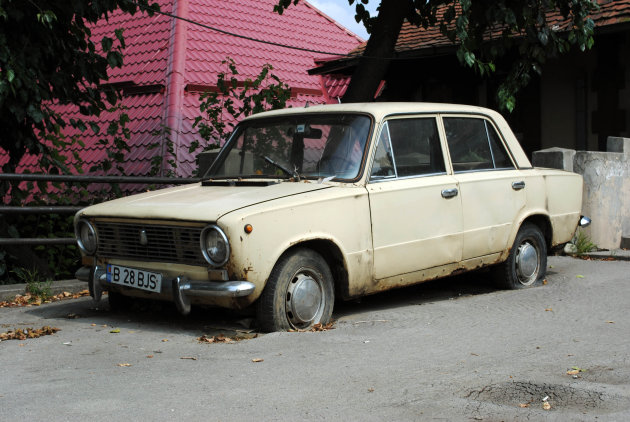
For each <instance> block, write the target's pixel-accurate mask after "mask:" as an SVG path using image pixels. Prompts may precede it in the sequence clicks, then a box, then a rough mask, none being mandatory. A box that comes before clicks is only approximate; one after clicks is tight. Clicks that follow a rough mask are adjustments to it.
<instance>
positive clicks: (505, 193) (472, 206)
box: [441, 115, 527, 260]
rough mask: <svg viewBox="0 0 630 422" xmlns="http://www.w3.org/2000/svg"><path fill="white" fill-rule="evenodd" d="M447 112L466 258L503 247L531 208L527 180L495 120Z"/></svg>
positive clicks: (445, 125)
mask: <svg viewBox="0 0 630 422" xmlns="http://www.w3.org/2000/svg"><path fill="white" fill-rule="evenodd" d="M441 117H442V122H443V128H444V131H445V137H446V141H447V145H448V150H449V154H450V160H451V163H452V168H453V175H454V177H455V179H456V181H457V183H458V186H459V191H460V198H461V203H462V210H463V232H464V233H463V253H462V259H464V260H466V259H470V258H476V257H481V256H484V255H490V254H493V253H497V252H502V251H503V250H505V249H506V248H507V247H508V241H509V238H510V234H511V232H512V229H513V225H514V224H515V223H516V220H517V218H518V215H519V213H520V212H521V210H522V209H523V208H524V207H525V202H526V194H525V192H526V189H527V183H526V182H527V181H526V179H525V178H524V177H523V174H522V171H520V170H518V169H516V167H515V165H514V163H513V160H512V158H511V157H510V154H509V152H508V150H507V149H506V147H505V145H504V143H503V140H502V139H501V137H500V136H499V132H498V131H497V130H496V128H495V126H494V124H493V123H492V121H491V120H489V119H487V118H485V117H483V116H470V115H464V116H461V115H460V116H449V115H442V116H441Z"/></svg>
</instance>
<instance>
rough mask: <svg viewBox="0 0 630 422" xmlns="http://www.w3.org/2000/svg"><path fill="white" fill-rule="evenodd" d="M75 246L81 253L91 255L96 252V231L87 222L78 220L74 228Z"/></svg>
mask: <svg viewBox="0 0 630 422" xmlns="http://www.w3.org/2000/svg"><path fill="white" fill-rule="evenodd" d="M75 236H76V238H77V244H78V245H79V248H81V250H82V251H83V252H85V253H86V254H88V255H92V254H93V253H94V252H96V246H97V240H96V230H95V229H94V226H92V225H91V224H90V223H89V222H88V221H87V220H79V221H78V222H77V225H76V227H75Z"/></svg>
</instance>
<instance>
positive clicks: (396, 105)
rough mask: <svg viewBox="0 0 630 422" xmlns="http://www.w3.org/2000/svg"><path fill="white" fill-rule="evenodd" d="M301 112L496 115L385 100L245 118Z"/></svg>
mask: <svg viewBox="0 0 630 422" xmlns="http://www.w3.org/2000/svg"><path fill="white" fill-rule="evenodd" d="M303 113H368V114H371V115H372V116H374V118H375V119H376V120H377V121H380V120H382V119H383V118H385V117H386V116H389V115H393V114H412V113H463V114H468V113H475V114H483V115H486V116H489V117H493V118H494V117H496V115H498V113H497V112H495V111H493V110H490V109H487V108H484V107H477V106H471V105H463V104H447V103H422V102H391V103H389V102H385V103H344V104H324V105H314V106H307V107H296V108H285V109H282V110H273V111H267V112H262V113H258V114H255V115H253V116H250V117H248V118H247V119H245V120H251V119H258V118H265V117H272V116H282V115H290V114H303Z"/></svg>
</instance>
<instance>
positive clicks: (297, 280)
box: [256, 248, 335, 332]
mask: <svg viewBox="0 0 630 422" xmlns="http://www.w3.org/2000/svg"><path fill="white" fill-rule="evenodd" d="M334 302H335V291H334V286H333V278H332V273H331V272H330V268H329V267H328V264H327V263H326V261H325V260H324V258H322V256H321V255H320V254H318V253H317V252H315V251H313V250H311V249H305V248H300V249H295V250H293V251H291V252H289V253H287V254H285V255H283V256H282V257H281V258H280V259H279V260H278V262H277V263H276V265H275V266H274V268H273V270H272V271H271V275H270V276H269V279H268V280H267V285H266V286H265V288H264V290H263V292H262V295H261V296H260V298H259V299H258V302H257V308H256V313H257V320H258V325H259V327H260V329H261V330H263V331H267V332H272V331H287V330H305V329H308V328H310V327H312V326H313V325H315V324H327V323H328V322H329V321H330V317H331V315H332V309H333V305H334Z"/></svg>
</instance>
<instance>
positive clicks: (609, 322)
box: [606, 321, 615, 324]
mask: <svg viewBox="0 0 630 422" xmlns="http://www.w3.org/2000/svg"><path fill="white" fill-rule="evenodd" d="M606 323H607V324H614V323H615V321H606Z"/></svg>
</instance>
